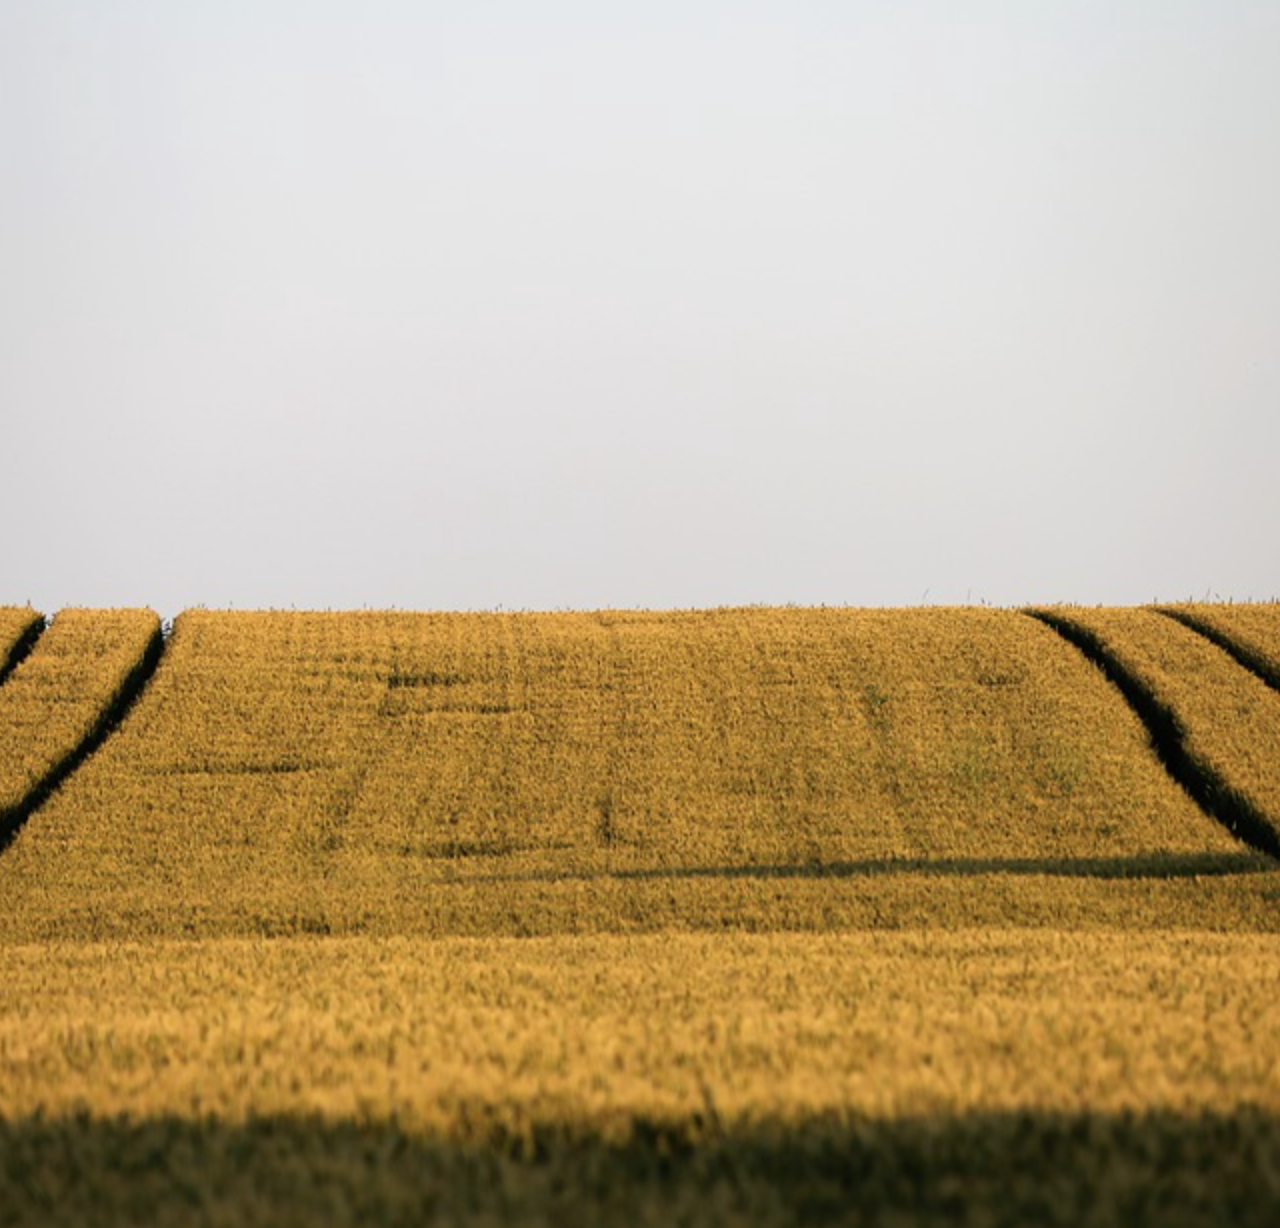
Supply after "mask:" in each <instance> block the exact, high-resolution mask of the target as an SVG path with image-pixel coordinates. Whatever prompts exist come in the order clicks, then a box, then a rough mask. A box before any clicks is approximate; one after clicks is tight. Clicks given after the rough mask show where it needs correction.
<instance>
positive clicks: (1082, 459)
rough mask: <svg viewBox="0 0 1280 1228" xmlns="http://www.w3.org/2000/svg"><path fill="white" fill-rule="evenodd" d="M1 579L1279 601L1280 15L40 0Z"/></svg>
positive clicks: (8, 346) (556, 603)
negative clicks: (1215, 597)
mask: <svg viewBox="0 0 1280 1228" xmlns="http://www.w3.org/2000/svg"><path fill="white" fill-rule="evenodd" d="M0 456H3V458H4V462H5V463H4V480H3V482H2V483H0V518H2V520H3V526H4V528H3V533H2V534H0V601H4V602H23V601H26V600H28V599H30V600H31V601H33V602H34V603H35V604H37V605H39V606H41V607H42V608H46V609H55V608H57V607H59V606H61V605H66V604H106V605H122V604H129V605H133V604H150V605H154V606H156V607H157V608H159V609H161V610H162V611H164V612H167V613H172V612H175V611H176V610H178V609H181V608H183V607H185V606H189V605H195V604H205V605H211V606H223V605H236V606H241V607H245V606H285V607H287V606H290V605H296V606H298V607H304V606H307V607H315V606H318V607H335V608H337V607H350V606H361V605H369V606H400V607H408V608H441V607H444V608H493V607H496V606H499V605H501V606H505V607H507V608H555V607H562V606H605V605H650V606H686V605H718V604H736V603H745V602H797V603H802V604H811V603H830V604H837V603H839V604H845V603H849V604H866V605H900V604H916V603H919V602H921V601H924V600H927V601H929V602H963V601H966V600H973V601H978V600H987V601H992V602H997V603H1001V604H1008V603H1016V602H1024V601H1046V600H1058V599H1063V600H1078V601H1087V602H1095V601H1102V602H1116V603H1128V602H1137V601H1146V600H1150V599H1152V598H1153V597H1160V598H1174V597H1183V596H1186V595H1189V594H1194V595H1198V596H1200V595H1204V594H1205V593H1206V592H1208V593H1211V594H1216V595H1219V596H1221V597H1223V598H1226V597H1234V598H1236V599H1241V598H1247V597H1273V596H1280V547H1278V546H1277V536H1278V530H1280V481H1278V480H1277V472H1278V470H1280V465H1278V464H1277V461H1278V460H1280V4H1276V3H1275V0H1181V2H1180V0H1105V2H1104V0H1097V2H1087V0H1075V2H1071V3H1067V2H1065V0H1064V2H1062V3H1050V2H1049V0H1046V2H1045V3H1036V4H1031V3H1026V2H1025V0H1007V2H994V0H989V2H985V3H984V2H982V0H973V2H966V3H957V2H955V0H933V2H925V0H903V2H895V3H888V2H881V3H859V2H857V0H829V2H819V0H776V2H774V3H744V2H742V0H735V2H733V3H729V2H725V3H712V2H709V0H679V2H678V3H674V2H672V3H667V2H666V0H648V2H647V3H645V4H626V5H623V4H607V3H600V2H599V0H594V2H589V0H582V2H580V3H566V2H563V0H540V2H539V3H514V2H504V0H469V2H466V3H463V2H461V0H459V2H456V3H447V4H446V3H420V2H413V0H402V2H397V0H362V2H361V3H359V4H356V3H336V2H327V3H325V2H321V3H317V2H316V0H307V2H303V0H296V2H295V0H287V2H285V0H219V3H216V4H194V3H193V4H175V3H170V2H167V0H152V2H149V3H143V2H138V0H112V2H111V3H101V2H99V0H79V2H73V0H42V2H41V3H38V4H37V3H24V2H21V0H0Z"/></svg>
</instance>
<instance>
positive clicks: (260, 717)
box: [0, 609, 1275, 941]
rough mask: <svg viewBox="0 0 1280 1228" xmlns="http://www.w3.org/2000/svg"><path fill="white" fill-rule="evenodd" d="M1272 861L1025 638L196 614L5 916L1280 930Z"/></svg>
mask: <svg viewBox="0 0 1280 1228" xmlns="http://www.w3.org/2000/svg"><path fill="white" fill-rule="evenodd" d="M1270 868H1271V867H1270V863H1269V862H1263V861H1260V860H1259V859H1257V858H1255V857H1252V856H1251V855H1250V854H1248V853H1247V852H1246V851H1244V850H1242V848H1241V846H1240V845H1239V844H1238V843H1237V842H1236V841H1235V840H1233V839H1232V838H1231V837H1230V835H1229V834H1228V833H1226V832H1224V831H1223V830H1222V829H1221V828H1220V827H1219V826H1218V825H1216V824H1214V823H1212V822H1211V821H1209V820H1208V819H1206V818H1205V816H1204V815H1203V814H1202V813H1201V812H1200V811H1199V810H1198V809H1197V808H1196V807H1195V806H1194V805H1193V804H1192V803H1191V801H1190V800H1189V799H1188V798H1187V797H1186V796H1185V795H1184V794H1183V792H1182V791H1181V790H1180V789H1178V788H1177V786H1176V785H1174V784H1173V783H1172V782H1171V781H1170V779H1169V778H1168V776H1167V774H1166V773H1165V772H1164V770H1163V769H1162V768H1161V767H1160V765H1159V763H1158V762H1157V760H1156V759H1155V758H1154V756H1153V755H1152V754H1151V752H1150V749H1149V747H1148V745H1147V740H1146V734H1145V732H1144V730H1143V728H1142V726H1141V724H1140V723H1139V722H1138V720H1137V719H1136V718H1135V717H1134V716H1133V714H1132V713H1131V712H1130V711H1129V709H1128V707H1127V706H1126V705H1125V703H1124V702H1123V700H1122V699H1121V698H1120V697H1119V696H1118V695H1117V694H1116V693H1115V691H1114V690H1113V688H1111V687H1110V686H1109V685H1108V684H1107V683H1106V682H1105V680H1103V679H1102V678H1101V677H1100V676H1099V674H1098V673H1097V671H1096V670H1095V669H1093V668H1092V667H1091V666H1090V665H1089V664H1088V663H1087V662H1086V661H1084V660H1083V659H1082V658H1081V656H1080V654H1079V653H1078V652H1077V651H1076V650H1075V649H1074V648H1072V647H1070V646H1069V645H1067V644H1065V643H1064V642H1063V641H1062V640H1061V639H1060V638H1059V637H1058V636H1057V635H1055V634H1054V633H1053V632H1051V631H1050V630H1049V629H1048V628H1046V627H1044V626H1042V625H1040V624H1039V623H1037V622H1035V621H1034V620H1032V619H1028V618H1025V617H1023V616H1021V615H1019V614H1017V613H1013V612H996V611H989V610H926V611H889V612H885V611H852V610H829V611H823V610H754V609H752V610H733V611H712V612H701V613H685V614H643V613H604V614H547V615H382V614H352V615H319V614H316V615H304V614H261V615H256V614H215V613H208V612H201V611H196V612H191V613H187V614H184V615H183V616H181V617H180V618H179V619H178V621H177V625H176V627H175V630H174V633H173V636H172V639H171V641H170V644H169V648H168V650H167V653H166V657H165V660H164V661H163V663H162V664H161V667H160V669H159V671H158V673H157V675H156V677H155V679H154V681H153V683H152V685H151V686H150V687H149V688H148V691H147V692H146V694H145V695H144V697H143V699H142V700H141V701H140V703H139V704H138V706H137V708H136V710H135V711H134V713H133V714H132V716H131V717H130V719H129V721H128V722H127V724H126V725H125V727H124V728H123V729H121V730H120V732H119V733H118V734H117V735H116V736H114V737H113V738H112V739H111V740H110V741H109V742H108V744H107V745H106V746H105V747H104V748H103V750H102V751H101V752H100V753H99V754H98V755H96V756H95V757H94V758H93V759H92V760H91V761H90V762H89V763H88V764H86V765H85V767H84V768H83V769H82V770H81V771H79V772H77V773H76V775H75V777H74V778H73V779H72V780H71V781H69V782H68V784H67V785H66V786H65V787H64V788H63V789H62V790H61V791H60V792H59V794H58V795H57V796H56V797H54V798H53V799H52V800H51V801H50V803H49V804H48V805H47V806H46V807H45V808H44V809H42V811H41V812H40V814H39V816H38V821H35V822H32V823H30V824H29V825H28V826H27V828H26V829H25V830H24V832H23V834H22V836H21V837H20V838H19V840H18V841H17V842H16V843H15V845H14V847H13V848H12V849H11V850H10V851H9V853H8V854H7V855H6V856H5V858H4V859H3V861H2V862H0V893H3V895H4V897H5V898H6V899H7V900H9V901H10V902H11V912H12V918H13V920H12V924H11V927H10V929H9V931H8V935H7V936H8V940H10V941H14V940H21V939H23V938H29V937H35V936H52V935H60V936H65V937H75V936H81V937H102V936H108V935H113V934H114V935H119V936H129V935H135V936H136V935H138V934H141V933H155V934H158V935H170V936H181V935H184V934H205V935H218V934H236V933H239V934H260V933H267V934H273V933H289V932H298V931H315V932H357V931H371V932H378V933H419V934H449V933H466V934H504V933H511V934H526V933H557V932H574V931H576V932H595V931H599V930H602V929H603V930H609V929H615V930H632V929H657V928H664V927H669V926H675V927H677V928H717V929H718V928H726V927H727V928H734V927H739V928H756V929H765V930H768V929H775V928H792V929H797V928H798V929H819V930H820V929H826V928H846V927H866V926H876V925H886V926H902V925H913V924H915V925H919V924H940V925H947V926H953V927H954V926H964V925H972V924H977V923H1001V922H1002V921H1003V922H1004V923H1017V924H1024V923H1025V924H1039V925H1062V924H1090V923H1094V924H1111V923H1115V922H1116V921H1117V919H1118V918H1119V917H1120V916H1122V915H1131V916H1132V918H1133V920H1134V923H1135V924H1144V923H1145V924H1149V925H1167V924H1173V923H1176V922H1177V918H1178V917H1179V916H1181V915H1184V914H1185V911H1186V909H1187V908H1188V907H1190V906H1191V901H1193V900H1194V901H1197V902H1198V905H1199V908H1198V914H1197V915H1203V916H1205V917H1207V918H1209V919H1210V923H1216V924H1221V925H1232V926H1237V925H1244V926H1246V927H1249V928H1258V927H1260V926H1262V927H1268V928H1269V927H1271V926H1272V925H1273V924H1274V923H1275V921H1274V912H1275V910H1274V909H1273V908H1272V907H1271V904H1270V900H1269V893H1270V891H1271V885H1270V884H1271V879H1270V875H1269V870H1270ZM1235 871H1240V872H1241V873H1238V874H1237V873H1233V872H1235ZM1246 872H1247V873H1246ZM1198 876H1209V877H1208V881H1200V880H1199V878H1198ZM1127 878H1132V879H1135V880H1137V882H1136V884H1130V883H1127V882H1126V881H1125V880H1126V879H1127ZM1206 901H1210V902H1208V903H1206ZM1201 910H1204V911H1201ZM1144 919H1145V920H1144Z"/></svg>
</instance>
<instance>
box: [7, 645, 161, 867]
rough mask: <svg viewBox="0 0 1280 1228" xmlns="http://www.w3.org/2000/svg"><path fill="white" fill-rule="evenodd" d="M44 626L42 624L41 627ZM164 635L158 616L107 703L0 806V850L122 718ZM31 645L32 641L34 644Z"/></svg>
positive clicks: (157, 657) (151, 667)
mask: <svg viewBox="0 0 1280 1228" xmlns="http://www.w3.org/2000/svg"><path fill="white" fill-rule="evenodd" d="M42 630H43V627H42ZM164 645H165V637H164V634H163V632H162V630H161V628H160V625H159V621H158V620H157V622H156V626H155V630H154V631H153V632H152V634H151V636H150V637H149V639H148V640H147V641H146V644H145V646H144V648H143V650H142V652H141V654H140V655H139V656H138V657H137V659H136V660H135V661H134V663H133V665H132V667H131V668H130V669H129V671H128V672H127V673H126V674H125V676H124V678H123V679H122V680H121V682H120V683H119V685H118V686H117V687H116V688H115V689H114V691H112V692H111V693H110V694H109V696H108V697H107V699H106V703H105V704H104V706H103V707H102V708H101V710H100V711H99V712H98V714H97V716H96V717H95V718H94V719H93V721H92V723H91V724H90V725H89V726H88V728H87V729H86V731H85V732H84V734H83V736H82V737H80V738H79V739H78V740H77V741H76V742H75V743H74V744H73V745H71V746H70V747H69V748H68V749H67V751H66V752H65V753H64V754H62V755H60V756H58V757H57V758H55V759H53V760H52V761H51V762H50V764H49V767H48V769H47V770H46V771H45V772H44V773H43V774H42V775H41V776H39V777H38V778H37V779H36V780H35V781H34V782H33V783H32V784H31V786H30V787H29V788H28V789H27V791H26V792H25V793H24V794H23V795H22V796H21V797H20V798H18V799H17V800H16V801H14V802H11V803H10V804H9V805H7V806H4V807H0V854H3V853H4V852H5V851H6V850H7V849H8V848H9V846H10V845H11V844H12V843H13V841H14V840H15V839H16V838H17V836H18V833H19V832H20V831H21V830H22V829H23V827H24V826H25V825H26V823H27V822H28V821H29V820H30V819H31V817H32V816H33V815H34V814H35V813H36V811H38V810H39V809H40V807H41V806H43V805H44V803H45V802H46V801H48V799H49V798H50V797H51V796H52V795H53V793H54V792H55V791H56V790H57V789H58V787H59V786H60V785H62V784H63V783H64V782H65V781H66V780H67V778H68V777H70V776H71V775H72V773H74V772H75V771H76V770H77V769H78V768H79V767H80V766H81V764H83V763H84V761H85V760H86V759H88V758H89V756H90V755H92V754H93V753H94V751H96V750H97V749H98V748H99V747H100V746H101V745H102V743H103V742H104V741H106V739H107V738H108V737H109V736H110V734H111V733H112V731H113V730H115V729H116V728H117V727H118V726H119V725H120V724H121V722H123V721H124V719H125V718H126V717H127V716H128V715H129V712H130V710H131V709H132V707H133V705H134V704H135V703H136V702H137V700H138V698H139V696H140V695H141V694H142V692H143V691H144V690H145V689H146V686H147V683H148V682H150V680H151V678H152V675H153V674H154V673H155V671H156V668H157V666H158V665H159V664H160V658H161V657H162V655H163V654H164ZM33 647H34V645H33Z"/></svg>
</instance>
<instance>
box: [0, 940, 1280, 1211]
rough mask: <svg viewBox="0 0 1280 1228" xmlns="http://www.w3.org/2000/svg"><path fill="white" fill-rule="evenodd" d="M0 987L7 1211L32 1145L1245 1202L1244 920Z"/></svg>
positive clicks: (537, 1184) (869, 1192)
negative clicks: (1188, 928)
mask: <svg viewBox="0 0 1280 1228" xmlns="http://www.w3.org/2000/svg"><path fill="white" fill-rule="evenodd" d="M0 983H2V984H3V985H4V986H5V994H4V996H3V998H2V999H0V1090H2V1091H3V1104H4V1109H3V1118H4V1122H3V1124H0V1140H4V1141H6V1142H7V1144H8V1145H7V1147H5V1148H0V1150H5V1151H7V1152H8V1153H9V1155H10V1156H11V1157H12V1158H11V1159H10V1161H9V1164H11V1165H12V1167H6V1165H5V1164H4V1163H3V1162H0V1205H3V1206H6V1207H8V1208H9V1209H10V1211H11V1213H12V1211H13V1210H14V1209H15V1208H16V1209H17V1210H18V1212H19V1218H18V1219H17V1220H16V1221H10V1222H31V1221H32V1220H38V1219H39V1218H40V1213H41V1211H42V1210H43V1211H44V1213H45V1214H49V1212H50V1211H51V1210H53V1209H54V1208H52V1207H51V1206H49V1205H48V1204H47V1203H42V1197H45V1194H44V1191H45V1190H46V1189H47V1188H48V1187H47V1186H42V1185H41V1183H40V1181H39V1180H38V1179H33V1177H32V1172H31V1167H30V1165H31V1162H32V1161H39V1162H41V1163H42V1164H43V1165H44V1168H45V1171H46V1172H47V1173H50V1174H54V1173H59V1174H66V1173H71V1174H73V1175H74V1177H75V1180H74V1181H73V1182H70V1183H68V1182H67V1181H66V1180H65V1179H62V1180H59V1181H58V1182H56V1183H55V1186H54V1188H55V1189H56V1192H57V1196H58V1197H59V1198H60V1199H61V1200H62V1201H61V1203H60V1204H59V1205H58V1206H57V1208H56V1209H57V1210H58V1211H59V1212H60V1213H61V1214H60V1215H59V1217H58V1218H61V1219H64V1220H65V1217H66V1215H67V1214H68V1213H69V1211H70V1210H71V1209H72V1208H74V1207H76V1205H77V1204H76V1195H79V1196H80V1198H81V1199H82V1200H85V1201H88V1200H87V1199H85V1195H84V1192H85V1191H92V1192H96V1201H91V1202H89V1205H88V1207H87V1208H85V1209H86V1210H88V1212H89V1214H90V1218H91V1220H92V1221H93V1222H101V1223H110V1222H128V1220H129V1215H130V1212H131V1210H132V1209H133V1208H135V1207H136V1205H137V1203H136V1200H137V1198H138V1197H139V1188H140V1189H141V1190H145V1191H148V1192H149V1196H150V1201H149V1204H148V1205H147V1207H146V1211H147V1214H146V1218H148V1219H149V1220H150V1221H152V1222H162V1223H165V1224H183V1223H205V1222H213V1221H215V1220H220V1219H222V1218H225V1219H226V1220H227V1222H230V1221H231V1220H233V1219H234V1220H238V1221H239V1222H242V1223H244V1222H249V1223H254V1222H257V1223H266V1222H281V1221H282V1220H283V1221H284V1222H305V1221H306V1219H307V1218H308V1216H311V1217H312V1218H315V1217H316V1216H317V1215H318V1216H320V1218H321V1219H322V1220H323V1222H326V1223H330V1224H347V1223H355V1222H361V1221H367V1220H368V1219H370V1218H382V1219H385V1220H386V1221H388V1222H393V1223H401V1222H404V1223H409V1222H414V1221H415V1220H416V1219H420V1217H421V1216H422V1215H423V1214H424V1213H425V1212H427V1211H435V1212H437V1213H438V1212H440V1211H442V1210H447V1211H448V1212H449V1213H450V1214H454V1215H460V1216H461V1215H467V1216H475V1215H478V1214H479V1215H484V1214H489V1215H492V1216H494V1218H495V1219H505V1218H510V1219H515V1220H517V1221H518V1222H526V1223H534V1222H536V1223H544V1222H552V1221H553V1220H554V1221H555V1222H559V1223H566V1222H567V1223H584V1224H585V1223H593V1222H602V1219H601V1218H600V1217H604V1218H603V1222H623V1221H625V1222H629V1223H637V1222H638V1223H662V1222H665V1221H668V1220H669V1219H678V1220H680V1221H682V1222H689V1223H695V1222H700V1223H759V1224H773V1223H778V1224H783V1223H791V1222H795V1221H796V1219H798V1218H799V1219H804V1218H806V1211H807V1214H808V1217H812V1218H816V1219H819V1220H821V1221H823V1222H829V1221H832V1220H837V1221H838V1222H855V1223H856V1222H864V1221H863V1217H864V1216H865V1222H880V1221H882V1220H883V1218H884V1216H885V1215H886V1214H888V1215H892V1214H894V1213H896V1214H898V1215H903V1216H907V1217H910V1218H911V1219H912V1222H914V1220H915V1218H917V1217H923V1218H925V1219H927V1221H928V1222H931V1223H932V1222H951V1223H961V1224H967V1223H974V1224H978V1223H987V1222H993V1220H992V1217H995V1218H996V1219H997V1220H1000V1219H1002V1218H1005V1217H1007V1218H1008V1220H1009V1222H1028V1221H1034V1222H1038V1223H1046V1224H1049V1223H1054V1224H1057V1223H1062V1224H1067V1223H1071V1224H1078V1223H1106V1222H1112V1219H1111V1217H1112V1216H1115V1217H1117V1219H1120V1220H1124V1222H1160V1223H1168V1224H1180V1223H1204V1224H1210V1223H1218V1222H1223V1215H1224V1211H1225V1209H1226V1208H1228V1207H1230V1208H1231V1209H1232V1214H1231V1215H1229V1216H1227V1219H1228V1220H1229V1222H1233V1223H1237V1222H1239V1223H1258V1224H1263V1223H1267V1222H1268V1219H1267V1216H1269V1215H1274V1214H1275V1212H1276V1210H1277V1207H1280V1168H1276V1167H1275V1165H1276V1164H1277V1163H1280V1147H1278V1146H1277V1142H1278V1140H1280V1131H1278V1130H1277V1128H1276V1123H1277V1121H1278V1120H1280V1118H1278V1117H1277V1114H1280V1064H1277V1061H1276V1054H1277V1053H1280V939H1278V938H1277V937H1275V936H1270V935H1268V936H1253V937H1250V938H1241V937H1239V936H1230V937H1227V936H1214V935H1206V934H1194V933H1167V934H1161V935H1155V934H1152V935H1147V936H1146V937H1144V938H1143V939H1142V940H1141V941H1135V940H1134V939H1133V937H1132V936H1130V935H1125V934H1116V933H1110V934H1070V933H1050V932H1044V931H1001V930H992V931H986V932H975V933H964V934H945V933H938V932H935V931H926V932H913V933H906V934H900V935H885V934H880V935H871V934H853V935H810V936H804V935H782V934H775V935H764V936H756V937H752V936H746V935H717V936H710V935H652V936H644V937H600V936H597V937H594V938H578V939H550V940H524V941H521V940H510V939H505V940H504V939H490V940H480V941H470V940H460V939H453V940H436V941H422V940H412V939H388V940H374V939H341V940H335V939H330V940H280V941H276V942H272V943H262V942H253V941H235V940H232V941H202V942H196V943H146V944H112V945H106V946H101V945H95V944H80V943H77V944H72V945H69V946H59V945H38V946H32V947H22V946H10V947H7V948H3V949H0ZM1229 1123H1233V1124H1229ZM264 1151H265V1154H266V1156H267V1157H269V1159H265V1160H264V1159H263V1152H264ZM69 1152H71V1153H73V1154H74V1158H72V1157H71V1155H69V1154H68V1153H69ZM138 1153H141V1154H140V1155H139V1154H138ZM148 1155H149V1156H150V1157H151V1158H150V1160H147V1158H146V1157H147V1156H148ZM122 1156H129V1157H130V1158H131V1160H132V1163H131V1164H127V1165H126V1166H125V1171H126V1173H129V1174H131V1175H132V1183H130V1182H129V1181H120V1180H119V1179H118V1178H117V1177H116V1176H115V1174H116V1173H118V1172H119V1171H120V1169H121V1166H122ZM19 1163H21V1164H23V1165H24V1167H22V1168H19V1167H18V1165H19ZM1064 1164H1067V1165H1074V1167H1067V1168H1066V1169H1065V1170H1064V1168H1063V1167H1062V1165H1064ZM300 1166H305V1168H304V1170H303V1171H300ZM1269 1166H1270V1167H1269ZM38 1172H39V1168H38V1167H37V1173H38ZM304 1172H305V1174H306V1175H305V1176H304V1175H303V1173H304ZM294 1187H297V1193H296V1194H290V1195H289V1196H288V1198H286V1196H285V1191H287V1190H291V1189H292V1188H294ZM1171 1193H1173V1194H1174V1195H1176V1200H1174V1201H1172V1202H1171V1203H1170V1205H1165V1206H1160V1205H1159V1203H1160V1201H1161V1200H1166V1199H1169V1195H1170V1194H1171ZM1122 1194H1123V1195H1124V1197H1123V1198H1121V1195H1122ZM69 1196H70V1198H69ZM1117 1199H1119V1200H1120V1201H1119V1202H1117V1201H1116V1200H1117ZM1144 1202H1145V1204H1147V1205H1146V1212H1147V1215H1142V1214H1140V1213H1141V1212H1142V1210H1143V1207H1144ZM356 1208H360V1209H361V1210H360V1211H359V1213H358V1212H357V1210H356ZM1126 1208H1127V1213H1126ZM24 1215H25V1216H27V1217H30V1218H28V1219H24V1218H22V1216H24ZM1135 1215H1137V1216H1138V1218H1137V1219H1136V1220H1135V1218H1134V1216H1135ZM1148 1216H1149V1217H1150V1218H1148ZM75 1218H77V1219H78V1217H75ZM0 1219H3V1214H2V1213H0Z"/></svg>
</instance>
